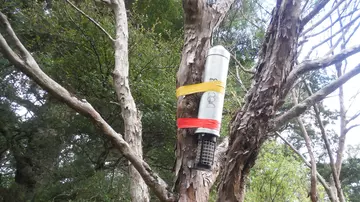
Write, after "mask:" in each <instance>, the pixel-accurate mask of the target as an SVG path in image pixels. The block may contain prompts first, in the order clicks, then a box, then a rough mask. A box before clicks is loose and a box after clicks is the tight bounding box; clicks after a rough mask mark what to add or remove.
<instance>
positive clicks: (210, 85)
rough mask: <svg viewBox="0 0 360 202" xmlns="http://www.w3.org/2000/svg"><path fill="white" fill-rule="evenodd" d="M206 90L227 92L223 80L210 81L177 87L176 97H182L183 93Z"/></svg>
mask: <svg viewBox="0 0 360 202" xmlns="http://www.w3.org/2000/svg"><path fill="white" fill-rule="evenodd" d="M206 91H215V92H218V93H224V92H225V85H224V83H223V82H221V81H209V82H203V83H198V84H192V85H187V86H181V87H179V88H178V89H176V97H180V96H182V95H189V94H193V93H200V92H206Z"/></svg>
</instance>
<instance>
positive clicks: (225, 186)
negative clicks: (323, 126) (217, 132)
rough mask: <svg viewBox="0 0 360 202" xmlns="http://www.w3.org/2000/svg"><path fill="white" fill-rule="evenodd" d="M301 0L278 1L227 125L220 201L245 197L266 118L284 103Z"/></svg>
mask: <svg viewBox="0 0 360 202" xmlns="http://www.w3.org/2000/svg"><path fill="white" fill-rule="evenodd" d="M300 3H301V2H300V1H293V0H284V1H278V5H277V6H276V8H275V10H274V11H273V16H272V20H271V22H270V25H269V27H268V30H267V33H266V37H265V42H264V43H263V47H262V49H261V50H260V53H259V63H258V65H257V69H256V74H255V76H254V81H253V84H252V87H251V88H250V90H249V92H248V93H247V95H246V99H245V105H244V106H243V107H242V109H241V110H239V111H238V112H237V114H236V115H235V117H234V118H233V119H232V121H231V125H230V141H229V148H228V150H227V157H226V158H227V159H226V162H227V163H226V165H225V168H224V170H223V172H222V179H221V182H220V185H219V189H218V201H219V202H235V201H244V196H245V186H246V178H247V176H248V174H249V172H250V168H251V167H252V166H253V165H254V163H255V160H256V158H257V156H258V153H259V149H260V146H261V145H262V144H263V142H264V141H265V140H266V139H267V133H268V132H269V129H270V128H271V124H270V123H269V121H270V120H271V119H272V118H273V117H274V115H275V112H276V110H277V109H278V107H279V106H281V105H282V104H283V99H284V97H285V95H286V92H283V91H282V89H283V88H282V87H283V86H284V84H285V81H286V78H287V76H288V74H289V72H290V71H291V70H292V68H293V65H294V59H295V57H296V52H297V41H298V35H299V24H300V20H299V15H300Z"/></svg>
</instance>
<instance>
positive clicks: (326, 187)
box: [275, 131, 333, 201]
mask: <svg viewBox="0 0 360 202" xmlns="http://www.w3.org/2000/svg"><path fill="white" fill-rule="evenodd" d="M275 134H276V135H277V136H278V137H279V138H280V139H281V140H282V141H284V142H285V144H287V145H288V146H289V147H290V148H291V150H293V152H295V154H297V155H298V156H299V157H300V158H301V160H302V161H303V162H304V163H305V165H306V166H307V167H309V168H310V169H311V164H310V163H309V162H308V161H307V160H306V158H305V157H304V156H303V155H302V154H301V153H300V152H299V151H298V150H297V149H296V148H295V147H294V146H293V145H292V144H291V143H290V142H289V141H287V140H286V139H285V138H283V137H282V136H281V134H280V133H279V132H277V131H276V132H275ZM316 176H317V178H318V179H319V182H320V183H321V184H322V186H323V187H324V189H325V191H326V193H327V194H328V196H329V197H331V196H332V191H331V188H330V186H329V185H328V184H327V182H326V180H325V179H324V178H323V177H322V176H321V175H320V173H318V172H316ZM331 201H333V200H331Z"/></svg>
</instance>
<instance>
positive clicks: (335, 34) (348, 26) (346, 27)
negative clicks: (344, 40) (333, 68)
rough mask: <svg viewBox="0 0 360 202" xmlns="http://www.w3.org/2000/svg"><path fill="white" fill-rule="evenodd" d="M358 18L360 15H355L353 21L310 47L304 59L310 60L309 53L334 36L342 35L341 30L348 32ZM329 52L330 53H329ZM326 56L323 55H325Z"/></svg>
mask: <svg viewBox="0 0 360 202" xmlns="http://www.w3.org/2000/svg"><path fill="white" fill-rule="evenodd" d="M359 18H360V14H359V15H357V16H356V17H355V18H354V19H353V20H351V21H350V22H349V23H347V24H346V25H345V26H343V27H342V28H341V29H339V30H338V31H337V32H335V33H334V34H331V36H329V37H328V38H326V39H325V40H323V41H321V42H320V43H318V44H316V45H314V46H312V47H311V50H310V51H309V53H308V54H307V55H306V57H305V58H306V59H308V58H310V55H311V53H312V52H313V51H314V50H315V49H316V48H318V47H319V46H321V45H323V44H325V43H326V42H327V41H330V40H332V39H333V38H334V37H335V36H337V35H338V34H340V33H343V32H344V31H343V30H345V33H346V32H348V31H349V30H350V27H351V26H352V25H353V24H354V23H355V22H356V21H357V20H358V19H359ZM340 41H341V39H340ZM338 43H339V42H337V44H338ZM336 46H337V45H335V46H332V48H334V47H336ZM329 52H330V53H331V52H332V51H329ZM327 54H329V53H327ZM327 54H325V55H327Z"/></svg>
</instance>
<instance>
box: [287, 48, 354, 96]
mask: <svg viewBox="0 0 360 202" xmlns="http://www.w3.org/2000/svg"><path fill="white" fill-rule="evenodd" d="M358 52H360V44H359V45H356V46H353V47H351V48H347V49H344V50H343V51H341V52H340V53H338V54H336V55H331V56H325V57H322V58H319V59H315V60H306V61H304V62H302V63H300V64H299V65H297V66H295V67H294V69H293V70H292V71H291V72H290V74H289V76H288V78H287V79H286V80H287V81H286V83H285V85H284V93H283V95H287V93H288V92H289V90H290V89H291V87H292V85H293V84H294V83H295V81H296V80H297V79H298V78H299V77H300V76H301V75H302V74H305V73H307V72H309V71H312V70H317V69H321V68H325V67H328V66H330V65H333V64H335V63H338V62H340V61H342V60H344V59H346V58H347V57H349V56H351V55H353V54H355V53H358Z"/></svg>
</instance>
